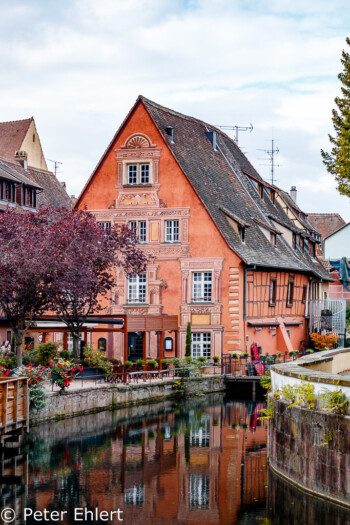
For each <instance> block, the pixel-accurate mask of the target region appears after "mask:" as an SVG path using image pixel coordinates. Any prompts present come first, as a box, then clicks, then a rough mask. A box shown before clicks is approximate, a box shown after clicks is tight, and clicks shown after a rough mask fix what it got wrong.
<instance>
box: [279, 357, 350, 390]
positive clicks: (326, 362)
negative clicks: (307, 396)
mask: <svg viewBox="0 0 350 525" xmlns="http://www.w3.org/2000/svg"><path fill="white" fill-rule="evenodd" d="M333 361H334V365H332V362H333ZM333 366H334V368H333ZM348 369H350V350H349V349H343V350H340V349H339V350H338V349H337V350H328V351H322V352H317V353H315V354H312V355H310V356H305V357H302V358H301V359H297V360H296V361H288V362H287V363H282V364H278V365H274V366H272V367H271V384H272V391H273V392H275V391H276V390H280V389H281V388H283V387H284V386H285V385H297V384H300V383H301V382H302V381H305V380H307V381H310V382H311V383H313V385H314V387H315V393H316V395H319V394H322V393H324V390H325V389H327V390H338V389H339V388H341V389H342V390H343V392H344V393H345V395H346V396H347V397H348V399H350V376H341V375H339V374H338V372H341V371H343V370H348ZM330 370H331V371H330ZM333 370H336V372H334V371H333Z"/></svg>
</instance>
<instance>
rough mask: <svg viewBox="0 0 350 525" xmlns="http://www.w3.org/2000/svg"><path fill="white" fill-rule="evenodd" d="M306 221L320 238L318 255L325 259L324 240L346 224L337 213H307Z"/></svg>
mask: <svg viewBox="0 0 350 525" xmlns="http://www.w3.org/2000/svg"><path fill="white" fill-rule="evenodd" d="M308 220H309V222H310V224H311V225H312V227H313V228H314V229H315V230H316V231H318V232H319V234H320V236H321V244H320V250H319V255H320V256H324V257H325V258H326V259H327V257H326V256H325V255H324V244H323V241H324V239H325V238H326V237H328V236H329V235H331V234H332V233H334V232H335V231H337V230H339V228H342V227H343V226H345V224H346V222H345V221H344V219H343V218H342V217H341V216H340V215H339V213H309V214H308Z"/></svg>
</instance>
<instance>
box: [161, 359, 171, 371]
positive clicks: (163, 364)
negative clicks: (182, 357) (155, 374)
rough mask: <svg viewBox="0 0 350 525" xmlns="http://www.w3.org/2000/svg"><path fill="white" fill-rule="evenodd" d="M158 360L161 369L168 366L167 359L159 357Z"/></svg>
mask: <svg viewBox="0 0 350 525" xmlns="http://www.w3.org/2000/svg"><path fill="white" fill-rule="evenodd" d="M160 362H161V364H162V368H163V370H165V369H166V368H169V361H168V359H161V360H160Z"/></svg>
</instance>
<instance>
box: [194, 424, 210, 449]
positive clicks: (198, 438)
mask: <svg viewBox="0 0 350 525" xmlns="http://www.w3.org/2000/svg"><path fill="white" fill-rule="evenodd" d="M190 444H191V447H209V445H210V419H209V417H203V418H202V421H201V426H200V427H199V428H197V429H196V430H192V429H191V435H190Z"/></svg>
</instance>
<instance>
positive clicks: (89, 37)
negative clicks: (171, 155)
mask: <svg viewBox="0 0 350 525" xmlns="http://www.w3.org/2000/svg"><path fill="white" fill-rule="evenodd" d="M0 3H1V0H0ZM349 15H350V10H349V7H348V4H347V2H345V1H343V0H335V1H334V2H332V4H331V3H329V2H328V1H325V0H320V1H317V2H316V1H315V0H311V1H309V2H305V1H301V0H296V1H295V2H292V3H291V2H289V1H288V2H287V0H269V1H267V0H264V1H259V2H258V1H256V0H251V1H249V2H246V1H245V0H244V1H243V0H193V1H187V2H186V0H140V1H138V2H131V1H124V2H116V1H115V0H103V1H100V0H75V1H71V0H62V2H57V3H43V2H41V0H32V2H31V8H28V7H27V2H24V1H23V2H21V1H19V0H14V2H12V4H11V5H7V4H6V20H5V19H4V18H3V17H2V20H1V22H0V29H1V31H0V65H1V66H2V71H3V75H2V77H1V78H0V95H1V96H0V115H1V120H7V119H16V118H23V117H27V116H29V115H32V114H33V115H34V116H35V118H36V121H37V125H38V130H39V133H40V137H41V141H42V144H43V147H44V151H45V153H46V154H47V156H48V157H50V158H57V159H58V160H61V161H63V166H62V169H63V170H64V173H62V177H61V178H62V179H65V180H66V181H67V185H68V191H69V193H75V194H78V193H79V192H80V190H81V188H82V187H83V183H84V182H85V181H86V180H87V178H88V176H89V175H90V173H91V171H92V170H93V168H94V167H95V165H96V163H97V161H98V158H99V157H100V156H101V155H102V153H103V152H104V150H105V148H106V146H107V144H108V143H109V141H110V139H111V137H112V135H113V133H114V132H115V131H116V129H117V127H118V126H119V124H120V123H121V122H122V120H123V119H124V117H125V115H126V113H127V112H128V110H129V109H130V107H131V105H132V104H133V102H134V101H135V99H136V97H137V95H138V94H139V93H143V94H144V95H146V96H148V97H149V98H152V99H154V100H156V101H158V102H159V103H161V104H164V105H167V106H170V107H172V108H173V109H177V110H179V111H182V112H184V113H187V114H190V115H193V116H197V117H198V118H202V119H204V120H207V121H208V122H212V123H214V124H231V125H235V124H238V125H249V124H250V122H252V123H253V125H254V132H253V133H252V134H244V133H242V134H241V135H240V143H241V144H244V145H245V148H243V149H245V150H248V156H249V158H250V160H251V161H252V162H253V164H254V165H256V167H257V169H258V170H259V171H260V172H261V174H262V175H263V176H265V177H268V176H269V169H268V167H266V166H259V164H261V163H262V161H260V160H259V159H260V158H261V156H262V154H261V152H257V149H258V148H266V147H268V146H269V143H268V142H266V140H267V139H270V138H271V133H272V130H273V133H274V136H275V138H276V139H278V142H277V144H278V146H279V148H280V150H281V152H280V156H279V158H280V160H279V163H280V164H281V166H280V167H279V168H277V169H276V174H277V177H278V179H279V181H278V183H279V184H281V185H285V186H286V188H288V186H289V185H290V184H291V181H293V182H292V183H295V184H298V185H299V186H300V189H301V191H300V192H299V194H300V196H301V195H303V196H305V198H304V197H300V198H301V199H303V204H304V207H305V209H306V211H308V209H310V207H311V206H315V204H316V205H319V206H320V210H319V211H335V209H339V211H340V213H343V215H344V217H345V218H346V219H347V220H349V219H350V214H349V207H348V205H347V202H348V200H345V199H343V198H341V197H340V196H339V195H338V194H337V193H336V192H335V190H333V191H330V188H332V187H333V188H334V186H335V185H334V182H333V179H332V178H331V177H330V176H329V175H328V174H327V173H326V171H325V168H324V167H323V165H322V162H321V158H320V154H319V150H320V148H321V147H326V148H327V147H328V144H327V142H328V141H327V133H328V132H330V131H331V130H332V127H331V109H332V107H333V100H334V97H335V96H336V95H337V94H338V92H339V81H338V80H337V74H338V72H339V70H340V67H341V66H340V54H341V50H342V48H343V47H344V45H345V36H346V35H347V28H348V26H349V18H350V16H349ZM332 185H333V186H332ZM315 186H317V190H316V189H315ZM320 188H324V189H323V190H321V189H320ZM316 194H317V200H316V201H315V199H314V195H316ZM321 208H322V209H321Z"/></svg>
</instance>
